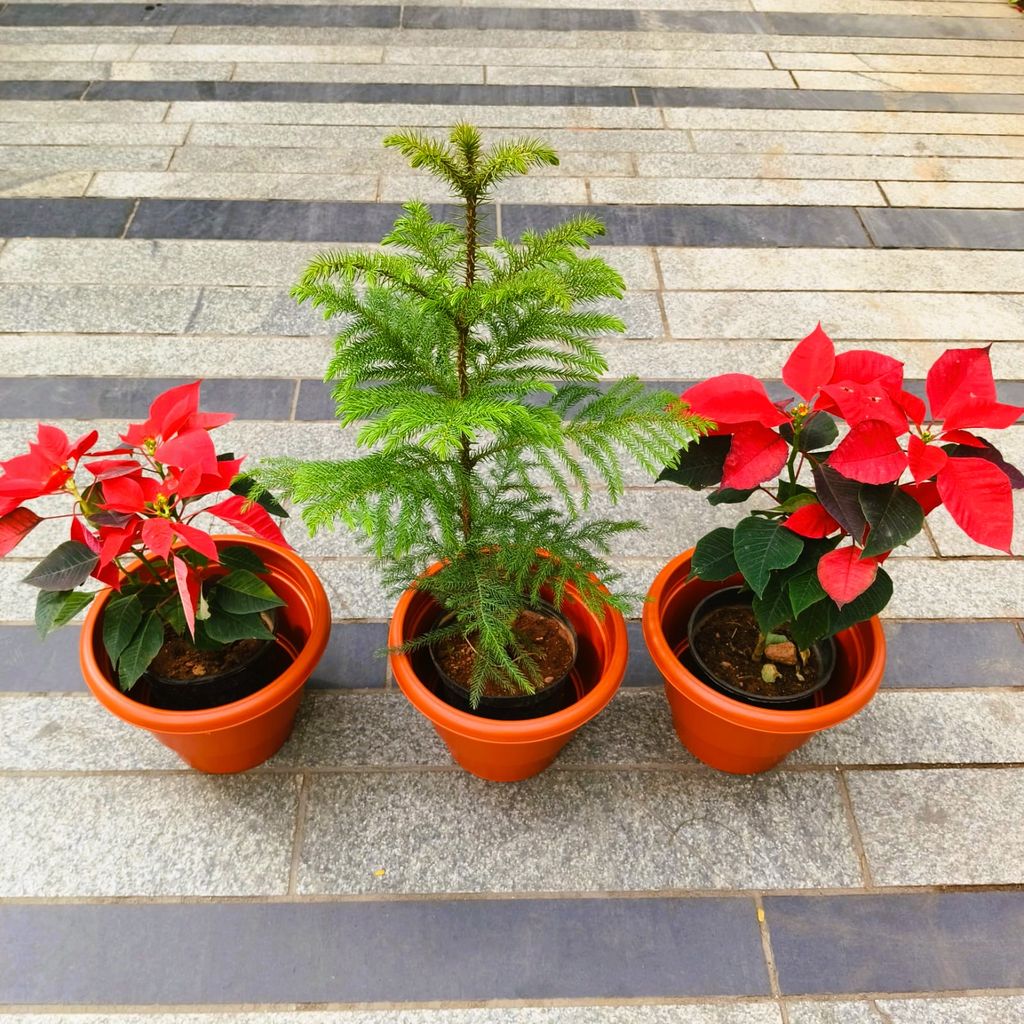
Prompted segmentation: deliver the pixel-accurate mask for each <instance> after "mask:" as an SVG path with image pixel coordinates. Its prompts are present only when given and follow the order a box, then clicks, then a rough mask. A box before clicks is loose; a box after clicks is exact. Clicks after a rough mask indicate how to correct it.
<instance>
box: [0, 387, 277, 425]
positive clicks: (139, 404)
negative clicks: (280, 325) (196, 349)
mask: <svg viewBox="0 0 1024 1024" xmlns="http://www.w3.org/2000/svg"><path fill="white" fill-rule="evenodd" d="M189 379H193V378H187V377H163V378H161V377H144V378H140V377H0V408H3V410H4V415H5V416H9V417H11V418H12V419H34V418H40V419H59V418H69V419H117V420H121V419H136V418H140V417H143V418H144V417H145V415H146V412H147V410H148V409H149V405H150V403H151V402H152V401H153V399H154V398H155V397H156V396H157V395H159V394H160V393H161V392H162V391H165V390H166V389H167V388H170V387H174V386H175V385H177V384H185V383H187V382H188V380H189ZM295 387H296V382H295V381H293V380H281V379H276V378H269V377H264V378H259V379H254V380H246V379H245V378H224V379H220V380H216V379H214V380H204V381H203V407H204V408H207V409H217V410H223V411H224V412H233V413H234V414H235V416H236V417H238V419H243V420H287V419H289V418H290V417H291V406H292V398H293V396H294V393H295Z"/></svg>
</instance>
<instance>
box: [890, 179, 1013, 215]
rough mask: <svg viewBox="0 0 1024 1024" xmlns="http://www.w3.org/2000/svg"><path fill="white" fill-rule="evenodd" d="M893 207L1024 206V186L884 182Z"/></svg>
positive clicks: (994, 207)
mask: <svg viewBox="0 0 1024 1024" xmlns="http://www.w3.org/2000/svg"><path fill="white" fill-rule="evenodd" d="M879 185H880V186H881V188H882V190H883V191H884V192H885V195H886V198H887V199H888V200H889V203H890V205H892V206H944V207H955V208H959V209H986V210H988V209H1000V210H1011V209H1020V208H1022V207H1024V185H1021V184H1008V183H1005V182H984V183H982V182H962V181H932V182H923V181H922V182H917V181H882V182H879Z"/></svg>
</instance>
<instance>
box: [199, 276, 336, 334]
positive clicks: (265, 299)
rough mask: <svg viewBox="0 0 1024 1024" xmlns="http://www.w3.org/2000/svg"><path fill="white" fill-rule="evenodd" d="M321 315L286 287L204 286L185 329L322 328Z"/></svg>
mask: <svg viewBox="0 0 1024 1024" xmlns="http://www.w3.org/2000/svg"><path fill="white" fill-rule="evenodd" d="M323 326H324V324H323V318H322V317H321V316H320V314H319V313H317V312H316V311H315V310H311V309H309V307H308V306H300V305H299V304H298V303H297V302H296V301H295V300H294V299H293V298H292V297H291V296H290V295H289V294H288V288H287V286H286V287H281V288H204V289H203V292H202V299H201V301H200V302H199V303H198V304H197V306H196V307H195V309H194V311H193V313H192V315H191V319H190V322H189V325H188V327H187V332H188V333H190V334H227V333H232V334H246V333H249V332H252V333H253V334H296V335H301V336H304V337H305V336H309V335H312V334H314V333H316V332H317V331H320V330H323Z"/></svg>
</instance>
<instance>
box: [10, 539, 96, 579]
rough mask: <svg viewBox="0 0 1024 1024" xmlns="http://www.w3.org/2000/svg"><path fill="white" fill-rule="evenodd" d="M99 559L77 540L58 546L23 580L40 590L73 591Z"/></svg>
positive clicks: (67, 541) (86, 577) (87, 576)
mask: <svg viewBox="0 0 1024 1024" xmlns="http://www.w3.org/2000/svg"><path fill="white" fill-rule="evenodd" d="M99 560H100V557H99V555H97V554H96V552H95V551H93V550H92V549H91V548H90V547H87V546H86V545H85V544H82V543H80V542H79V541H77V540H66V541H64V543H63V544H58V545H57V547H55V548H54V549H53V550H52V551H51V552H50V553H49V554H48V555H47V556H46V557H45V558H44V559H43V560H42V561H41V562H40V563H39V564H38V565H37V566H36V567H35V568H34V569H33V570H32V571H31V572H30V573H29V574H28V575H27V576H26V577H25V579H24V582H25V583H29V584H31V585H32V586H33V587H38V588H39V589H40V590H73V589H74V588H75V587H77V586H79V585H80V584H82V583H84V582H85V581H86V580H87V579H88V578H89V573H91V572H92V571H93V569H95V568H96V564H97V563H98V562H99Z"/></svg>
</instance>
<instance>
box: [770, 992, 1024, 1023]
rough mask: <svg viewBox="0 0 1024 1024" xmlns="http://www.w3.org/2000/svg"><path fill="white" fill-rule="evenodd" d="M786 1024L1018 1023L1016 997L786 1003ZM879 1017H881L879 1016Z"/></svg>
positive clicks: (1023, 1014)
mask: <svg viewBox="0 0 1024 1024" xmlns="http://www.w3.org/2000/svg"><path fill="white" fill-rule="evenodd" d="M788 1012H789V1024H883V1022H884V1024H997V1022H998V1024H1019V1021H1021V1020H1024V998H1021V997H1020V996H951V997H944V998H920V997H915V998H904V999H875V1000H873V1001H872V1002H871V1003H867V1002H847V1001H845V1000H843V1001H838V1002H828V1003H817V1002H813V1001H806V1002H805V1001H803V1000H801V1001H800V1002H790V1003H789V1004H788ZM879 1014H884V1015H885V1016H884V1017H880V1016H879Z"/></svg>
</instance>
